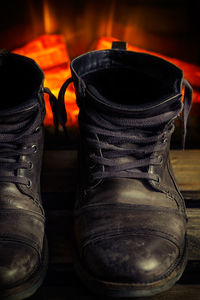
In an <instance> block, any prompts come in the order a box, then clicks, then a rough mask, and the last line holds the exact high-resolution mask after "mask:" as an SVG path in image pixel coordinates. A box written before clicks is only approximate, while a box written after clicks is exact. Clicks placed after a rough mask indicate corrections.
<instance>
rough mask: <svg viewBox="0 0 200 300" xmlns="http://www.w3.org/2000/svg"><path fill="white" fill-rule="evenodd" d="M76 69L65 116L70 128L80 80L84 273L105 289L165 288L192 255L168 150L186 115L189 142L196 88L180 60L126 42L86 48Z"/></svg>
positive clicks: (110, 292)
mask: <svg viewBox="0 0 200 300" xmlns="http://www.w3.org/2000/svg"><path fill="white" fill-rule="evenodd" d="M119 45H120V46H121V45H123V44H119ZM115 47H118V43H115ZM71 71H72V78H71V79H68V80H67V81H66V82H65V84H64V85H63V87H62V88H61V91H60V95H59V110H58V113H59V118H60V121H61V123H62V125H63V126H65V120H66V115H65V112H64V93H65V90H66V88H67V86H68V84H70V83H71V82H72V81H73V82H74V85H75V90H76V95H77V103H78V106H79V108H80V112H79V127H80V149H79V175H80V176H79V186H78V193H77V201H76V205H75V210H74V232H75V243H76V250H77V258H76V263H75V266H76V270H77V272H78V274H79V276H80V278H81V279H82V281H83V282H84V283H85V284H86V285H87V286H88V287H89V288H90V289H91V290H92V291H94V292H95V293H98V294H102V295H107V296H112V297H143V296H151V295H154V294H157V293H160V292H162V291H165V290H167V289H169V288H170V287H171V286H172V285H173V284H174V283H175V282H176V281H177V280H178V279H179V278H180V276H181V275H182V272H183V270H184V268H185V265H186V260H187V258H186V257H187V254H186V253H187V242H186V221H187V217H186V213H185V204H184V199H183V197H182V195H181V194H180V192H179V190H178V187H177V185H176V182H175V178H174V175H173V171H172V168H171V164H170V159H169V149H170V138H171V134H172V133H173V131H174V121H175V119H176V118H177V116H178V115H179V114H180V113H181V112H182V118H183V125H184V133H183V143H184V140H185V133H186V124H187V118H188V114H189V110H190V106H191V100H192V89H191V87H190V85H189V84H188V82H187V81H186V80H185V79H183V72H182V71H181V70H180V69H179V68H177V67H176V66H175V65H173V64H171V63H169V62H167V61H165V60H163V59H160V58H158V57H155V56H152V55H148V54H143V53H134V52H130V51H126V50H125V49H117V48H115V49H110V50H101V51H94V52H89V53H86V54H84V55H81V56H80V57H78V58H76V59H74V60H73V61H72V63H71ZM182 85H185V96H184V103H182V101H181V99H182Z"/></svg>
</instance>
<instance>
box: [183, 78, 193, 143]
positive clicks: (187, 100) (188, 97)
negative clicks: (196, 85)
mask: <svg viewBox="0 0 200 300" xmlns="http://www.w3.org/2000/svg"><path fill="white" fill-rule="evenodd" d="M183 85H184V86H185V93H184V98H183V104H184V106H183V115H182V126H183V138H182V147H183V149H184V148H185V138H186V132H187V121H188V116H189V112H190V109H191V106H192V87H191V85H190V84H189V82H188V81H187V80H186V79H185V78H184V79H183Z"/></svg>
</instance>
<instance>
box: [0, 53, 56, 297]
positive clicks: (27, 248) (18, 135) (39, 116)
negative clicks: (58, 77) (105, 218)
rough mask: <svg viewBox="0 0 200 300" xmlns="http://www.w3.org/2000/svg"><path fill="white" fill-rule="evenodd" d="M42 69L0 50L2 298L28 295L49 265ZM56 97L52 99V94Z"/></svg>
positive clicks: (0, 260) (25, 59)
mask: <svg viewBox="0 0 200 300" xmlns="http://www.w3.org/2000/svg"><path fill="white" fill-rule="evenodd" d="M43 79H44V76H43V73H42V71H41V69H40V68H39V67H38V66H37V65H36V63H35V62H34V61H33V60H32V59H29V58H27V57H24V56H20V55H16V54H11V53H7V52H2V53H1V54H0V82H1V95H0V99H1V101H0V166H1V167H0V299H9V300H10V299H24V298H27V297H29V296H30V295H32V294H33V293H34V292H35V291H36V290H37V288H38V287H39V286H40V285H41V283H42V281H43V279H44V276H45V272H46V268H47V242H46V238H45V233H44V224H45V215H44V210H43V207H42V203H41V196H40V170H41V163H42V154H43V140H44V129H43V119H44V116H45V106H44V100H43V92H48V93H50V91H49V90H48V89H46V90H44V89H43ZM51 99H52V98H51Z"/></svg>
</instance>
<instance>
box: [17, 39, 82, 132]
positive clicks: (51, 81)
mask: <svg viewBox="0 0 200 300" xmlns="http://www.w3.org/2000/svg"><path fill="white" fill-rule="evenodd" d="M13 52H14V53H17V54H21V55H25V56H27V57H30V58H32V59H34V60H35V61H36V62H37V63H38V65H39V66H40V67H41V69H42V70H43V71H44V74H45V81H44V86H46V87H48V88H49V89H50V90H51V91H52V93H53V94H54V95H55V96H56V97H57V96H58V93H59V90H60V88H61V86H62V84H63V83H64V81H65V80H66V79H67V78H69V77H70V76H71V71H70V60H69V56H68V53H67V49H66V44H65V41H64V38H63V36H61V35H43V36H41V37H39V38H38V39H36V40H33V41H31V42H30V43H28V44H26V45H25V46H24V47H22V48H19V49H16V50H14V51H13ZM66 102H67V112H68V125H70V126H72V125H75V126H76V125H77V115H78V108H77V106H76V97H75V93H74V89H73V86H72V85H71V86H70V87H69V89H68V90H67V92H66V95H65V103H66ZM45 106H46V116H45V120H44V124H45V125H52V124H53V115H52V111H51V108H50V104H49V101H48V96H47V95H45Z"/></svg>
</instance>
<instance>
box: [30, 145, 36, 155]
mask: <svg viewBox="0 0 200 300" xmlns="http://www.w3.org/2000/svg"><path fill="white" fill-rule="evenodd" d="M31 148H32V149H33V153H36V152H37V151H38V148H37V145H32V146H31Z"/></svg>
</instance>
